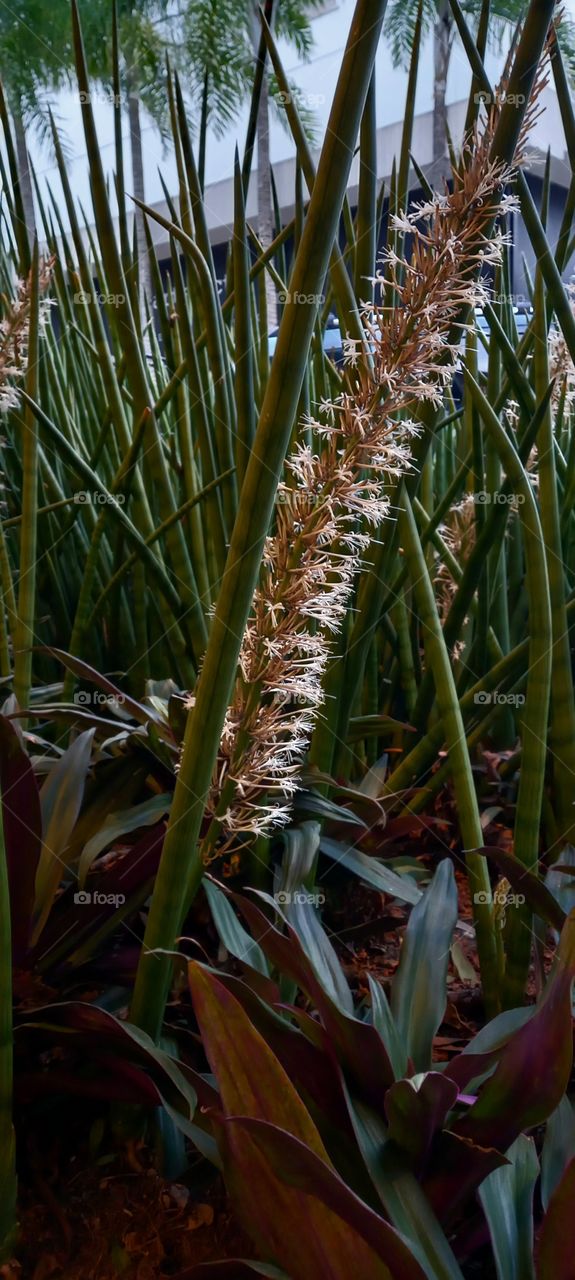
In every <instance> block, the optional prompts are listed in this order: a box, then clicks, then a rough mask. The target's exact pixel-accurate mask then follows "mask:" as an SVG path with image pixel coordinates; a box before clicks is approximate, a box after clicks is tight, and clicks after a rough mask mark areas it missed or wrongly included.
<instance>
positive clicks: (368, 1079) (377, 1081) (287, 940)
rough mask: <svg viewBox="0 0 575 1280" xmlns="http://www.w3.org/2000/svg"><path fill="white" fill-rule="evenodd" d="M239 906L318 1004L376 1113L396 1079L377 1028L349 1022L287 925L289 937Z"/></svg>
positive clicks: (248, 905)
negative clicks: (383, 1097) (386, 1090)
mask: <svg viewBox="0 0 575 1280" xmlns="http://www.w3.org/2000/svg"><path fill="white" fill-rule="evenodd" d="M235 901H236V902H237V904H238V907H239V909H240V911H241V912H242V914H243V915H244V917H245V918H246V920H247V921H248V923H249V926H250V929H251V931H252V933H253V936H254V937H255V938H256V940H257V941H258V942H259V944H260V946H261V947H262V948H263V950H264V951H265V952H266V954H267V956H268V958H269V959H270V960H271V961H272V964H274V965H276V966H277V968H278V969H279V971H280V973H282V975H285V976H287V977H288V978H291V980H292V981H293V982H295V983H297V985H298V987H300V989H301V990H302V991H305V993H306V994H307V995H308V997H309V999H310V1000H312V1001H313V1002H314V1004H315V1007H316V1008H317V1010H318V1012H319V1014H320V1017H321V1020H322V1023H323V1025H324V1027H325V1029H326V1031H327V1033H328V1035H329V1036H330V1037H331V1039H332V1041H333V1044H334V1046H335V1049H336V1052H337V1054H338V1057H339V1059H340V1062H341V1064H342V1066H343V1067H344V1069H345V1070H347V1071H348V1072H349V1073H350V1076H351V1078H352V1079H355V1080H356V1081H357V1083H358V1086H359V1088H360V1091H361V1092H362V1094H364V1095H365V1097H366V1098H367V1099H368V1100H370V1101H372V1103H373V1105H374V1106H375V1108H376V1109H377V1108H378V1107H380V1106H381V1104H382V1096H383V1090H384V1089H385V1087H386V1086H387V1085H390V1084H391V1083H392V1082H393V1078H394V1077H393V1070H392V1066H391V1063H390V1061H389V1058H388V1055H387V1053H386V1050H385V1047H384V1045H383V1042H382V1041H381V1039H380V1037H379V1035H378V1033H377V1031H376V1029H375V1027H373V1026H370V1025H369V1024H368V1023H366V1022H361V1021H360V1020H359V1019H357V1018H354V1017H351V1016H350V1015H349V1014H347V1013H345V1012H344V1011H343V1010H342V1009H340V1008H339V1006H338V1005H337V1004H336V1003H335V1002H334V1001H333V1000H332V999H331V997H330V995H329V994H328V993H327V992H326V991H325V989H324V987H323V986H322V983H321V982H320V980H319V978H318V977H317V975H316V973H315V970H314V969H313V967H312V965H311V963H310V961H309V959H308V957H307V956H306V954H305V951H304V949H303V947H302V945H301V942H300V940H299V938H298V936H297V933H296V932H295V930H294V929H292V928H291V926H290V925H289V924H288V925H287V933H286V934H282V933H280V932H279V930H278V929H276V928H275V927H274V925H272V924H270V921H269V920H268V918H267V916H265V915H264V914H263V912H262V911H260V910H259V908H258V907H256V906H255V904H254V903H252V902H250V901H249V900H248V899H247V898H244V897H240V896H239V895H236V896H235Z"/></svg>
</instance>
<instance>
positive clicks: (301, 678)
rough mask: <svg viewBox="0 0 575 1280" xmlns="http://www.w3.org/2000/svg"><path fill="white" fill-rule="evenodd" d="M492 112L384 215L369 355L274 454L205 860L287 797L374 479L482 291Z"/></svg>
mask: <svg viewBox="0 0 575 1280" xmlns="http://www.w3.org/2000/svg"><path fill="white" fill-rule="evenodd" d="M493 120H494V117H493V116H492V118H491V119H490V122H488V126H487V128H486V130H485V132H484V134H483V135H482V136H479V135H478V136H477V137H476V138H475V139H474V143H473V145H472V144H471V143H470V144H468V145H467V147H466V148H465V150H464V163H463V164H462V167H461V170H459V171H457V172H455V173H454V176H453V190H452V191H450V190H446V192H445V194H443V195H434V196H433V197H432V198H431V199H430V200H428V201H426V202H425V203H424V204H422V205H420V206H419V207H418V208H416V209H415V210H414V211H413V212H411V213H408V214H402V215H401V217H398V218H396V219H395V220H394V227H395V228H396V229H397V230H398V231H400V232H403V233H406V232H408V233H409V240H410V243H411V248H410V253H409V257H408V258H399V257H398V256H397V255H396V254H395V253H393V252H387V253H386V254H384V259H383V261H382V264H381V268H380V270H379V271H378V274H377V277H376V285H378V286H380V289H381V294H382V296H383V297H384V298H386V297H389V295H390V292H391V294H392V296H393V297H394V306H393V307H388V306H386V305H385V304H384V303H375V304H374V305H373V306H370V308H369V309H364V313H363V323H364V328H365V332H366V335H367V339H368V342H369V346H370V349H371V355H372V361H371V364H370V365H369V367H368V365H367V363H366V362H364V361H363V360H362V359H361V357H360V354H359V352H358V350H357V347H356V346H355V344H346V362H347V385H346V389H345V390H344V391H343V392H342V394H341V395H340V396H339V397H338V398H337V399H336V400H335V401H333V402H327V403H322V404H321V405H320V408H319V412H318V418H317V420H314V419H311V420H310V421H309V422H308V423H307V432H306V443H300V444H298V445H297V447H296V448H295V450H294V451H293V453H292V454H291V456H290V457H289V458H288V460H287V462H286V478H285V481H284V482H283V483H282V484H281V485H280V487H279V491H278V501H277V512H276V524H275V532H274V533H273V534H272V536H270V537H269V538H268V540H267V543H266V547H265V554H264V561H263V567H262V573H261V578H260V583H259V586H258V589H257V591H256V593H255V597H254V603H253V610H252V615H251V617H250V619H249V622H248V626H247V628H246V632H245V636H244V640H243V643H242V648H241V654H240V662H239V670H238V676H237V680H236V685H235V689H234V695H233V699H232V703H231V705H230V707H229V709H228V712H227V715H226V720H225V724H224V729H223V733H222V739H221V746H220V752H219V757H218V762H217V767H216V770H215V773H214V778H213V784H212V788H211V792H210V795H209V800H208V811H209V814H210V815H211V816H212V819H213V821H212V822H211V824H210V827H209V830H208V833H207V836H206V837H205V840H204V857H205V859H206V861H209V859H210V858H211V857H212V856H213V855H214V853H216V852H217V853H221V852H222V848H223V847H225V845H223V844H222V838H223V840H224V841H226V840H228V839H230V838H233V837H234V836H236V835H237V834H239V833H242V832H243V833H255V834H265V835H267V834H269V832H270V831H271V830H272V829H273V828H274V827H276V826H278V825H281V824H282V823H284V822H286V821H288V820H289V817H290V805H291V801H292V798H293V795H294V793H295V791H296V790H297V787H298V777H299V773H300V770H301V766H302V762H303V759H304V756H305V752H306V750H307V747H308V744H309V739H310V736H311V733H312V730H313V727H314V723H315V720H316V718H317V716H318V714H319V713H320V709H321V705H322V701H323V690H322V678H323V675H324V672H325V669H326V666H327V663H328V661H329V659H330V657H331V656H332V654H333V651H334V643H335V639H336V637H337V635H338V633H339V632H340V631H341V628H342V624H343V621H344V618H345V615H346V612H347V610H348V608H349V606H350V603H351V600H352V593H353V588H354V582H355V579H356V576H357V574H358V572H359V571H360V569H361V566H362V557H363V554H364V552H365V550H366V548H367V546H368V545H369V543H370V541H371V538H372V537H373V534H374V533H375V532H376V530H377V529H378V528H379V526H380V525H381V524H382V522H383V520H384V519H385V517H386V514H387V511H388V498H387V495H386V489H387V485H388V481H389V478H390V477H391V476H397V475H402V474H404V473H405V472H406V471H407V469H408V468H409V466H410V457H411V450H410V438H411V437H412V435H413V433H414V432H415V431H417V426H416V424H415V423H414V422H413V420H412V419H413V418H414V417H415V416H416V415H417V414H418V412H419V411H420V409H421V407H422V406H424V405H425V404H426V403H429V402H431V404H433V405H437V406H439V405H440V404H441V402H442V399H443V394H444V389H445V387H446V385H447V384H449V382H450V381H451V379H452V376H453V371H454V367H455V364H456V361H457V360H458V358H459V352H460V348H459V332H458V330H457V328H456V329H455V337H454V325H455V324H456V322H457V321H459V318H460V316H461V314H462V312H463V313H465V310H466V309H467V308H474V307H476V306H478V305H480V304H481V303H482V302H483V301H484V300H485V297H486V295H487V292H488V290H487V285H486V282H485V279H484V278H482V277H481V271H482V268H483V266H484V265H485V264H491V263H494V262H497V261H499V258H500V254H501V245H502V242H503V237H502V235H501V233H500V232H497V231H496V232H495V233H493V230H492V229H493V223H494V219H497V218H498V217H499V216H500V215H501V214H502V213H505V212H507V211H508V210H509V208H510V207H512V205H513V202H512V201H511V200H510V198H509V197H508V196H506V195H505V194H504V190H503V189H504V184H505V183H506V182H507V180H508V179H509V177H510V170H509V169H508V168H507V167H505V166H503V165H502V164H498V163H496V162H494V161H492V160H491V159H490V156H489V152H490V146H491V137H492V127H494V126H493Z"/></svg>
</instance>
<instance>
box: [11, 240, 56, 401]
mask: <svg viewBox="0 0 575 1280" xmlns="http://www.w3.org/2000/svg"><path fill="white" fill-rule="evenodd" d="M53 262H54V260H53V259H52V258H46V259H42V260H41V262H40V268H39V288H40V293H43V292H44V290H45V289H47V288H48V285H49V283H50V277H51V274H52V267H53ZM31 297H32V279H31V276H30V275H29V276H28V278H27V279H26V280H19V281H18V283H17V286H16V297H15V298H8V297H6V295H5V294H3V295H2V297H1V302H2V313H3V314H2V320H0V412H6V411H7V410H8V409H13V408H15V407H16V405H17V404H18V388H17V385H16V386H15V385H14V384H15V383H16V384H17V383H18V381H19V380H20V378H22V377H23V375H24V373H25V372H26V365H27V362H28V330H29V326H30V304H31ZM49 305H50V304H49V303H48V302H46V301H44V302H43V303H42V304H41V311H40V323H41V324H44V323H45V322H46V316H47V308H48V306H49Z"/></svg>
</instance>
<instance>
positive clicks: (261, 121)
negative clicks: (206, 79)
mask: <svg viewBox="0 0 575 1280" xmlns="http://www.w3.org/2000/svg"><path fill="white" fill-rule="evenodd" d="M257 139H258V236H259V239H260V241H261V243H262V245H263V247H264V249H267V248H268V247H269V245H270V244H271V242H272V240H273V238H274V214H273V205H272V183H271V165H270V115H269V85H268V78H267V75H266V74H265V72H264V78H263V82H262V92H261V97H260V105H259V111H258V126H257ZM264 279H265V290H266V303H267V314H268V329H269V330H271V329H275V327H276V325H277V322H278V300H277V294H276V290H275V286H274V283H273V280H272V279H271V277H270V276H269V274H268V272H267V271H265V272H264Z"/></svg>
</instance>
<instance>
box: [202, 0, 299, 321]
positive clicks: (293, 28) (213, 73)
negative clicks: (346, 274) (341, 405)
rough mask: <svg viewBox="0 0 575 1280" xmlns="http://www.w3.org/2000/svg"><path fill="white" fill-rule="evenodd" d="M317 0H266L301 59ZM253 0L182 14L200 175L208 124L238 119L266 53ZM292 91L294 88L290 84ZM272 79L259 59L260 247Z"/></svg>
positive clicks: (265, 231) (269, 215)
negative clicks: (197, 129)
mask: <svg viewBox="0 0 575 1280" xmlns="http://www.w3.org/2000/svg"><path fill="white" fill-rule="evenodd" d="M321 4H322V0H267V3H266V4H265V5H264V12H265V16H266V19H267V21H268V23H269V24H270V26H272V28H273V31H274V34H275V35H276V36H277V37H278V38H282V39H285V40H288V41H289V43H290V44H292V45H293V47H294V49H295V51H296V53H297V55H298V57H299V58H300V59H301V60H306V59H307V58H309V56H310V53H311V48H312V44H313V36H312V30H311V23H310V12H311V11H312V10H313V9H314V8H319V7H321ZM259 8H260V6H259V4H258V3H257V0H188V3H187V6H186V10H185V13H184V15H183V50H184V58H183V66H184V67H185V69H186V76H187V84H188V89H189V92H190V93H191V96H192V100H193V101H194V102H195V103H196V105H197V108H198V115H199V117H200V120H201V126H200V141H199V164H198V168H199V172H200V178H201V180H202V183H203V180H204V161H205V137H206V132H207V129H208V127H211V128H212V129H213V130H214V132H215V133H216V135H221V134H222V133H223V132H225V131H226V130H229V128H230V126H231V125H232V124H233V122H234V121H235V120H236V119H237V115H238V111H239V107H240V105H241V103H242V102H243V101H244V100H245V99H246V98H247V97H248V96H249V95H250V94H251V90H252V86H253V80H254V69H255V66H256V63H257V60H258V56H262V57H264V58H265V50H264V49H262V45H261V40H260V35H261V25H260V20H259ZM294 92H297V90H295V89H294ZM274 97H275V95H274V80H273V77H272V76H271V75H270V73H269V71H268V69H267V66H266V65H265V63H264V73H263V79H262V86H261V93H260V100H259V109H258V116H257V150H258V168H257V195H258V236H259V239H260V241H261V242H262V244H263V245H264V247H265V248H267V246H268V245H269V244H270V243H271V241H272V239H273V235H274V209H273V199H272V178H271V156H270V104H273V102H274ZM266 297H267V308H268V323H269V326H270V328H273V327H274V325H275V324H276V322H277V297H276V293H275V289H274V287H273V283H272V281H271V280H270V278H269V277H268V276H266Z"/></svg>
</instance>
